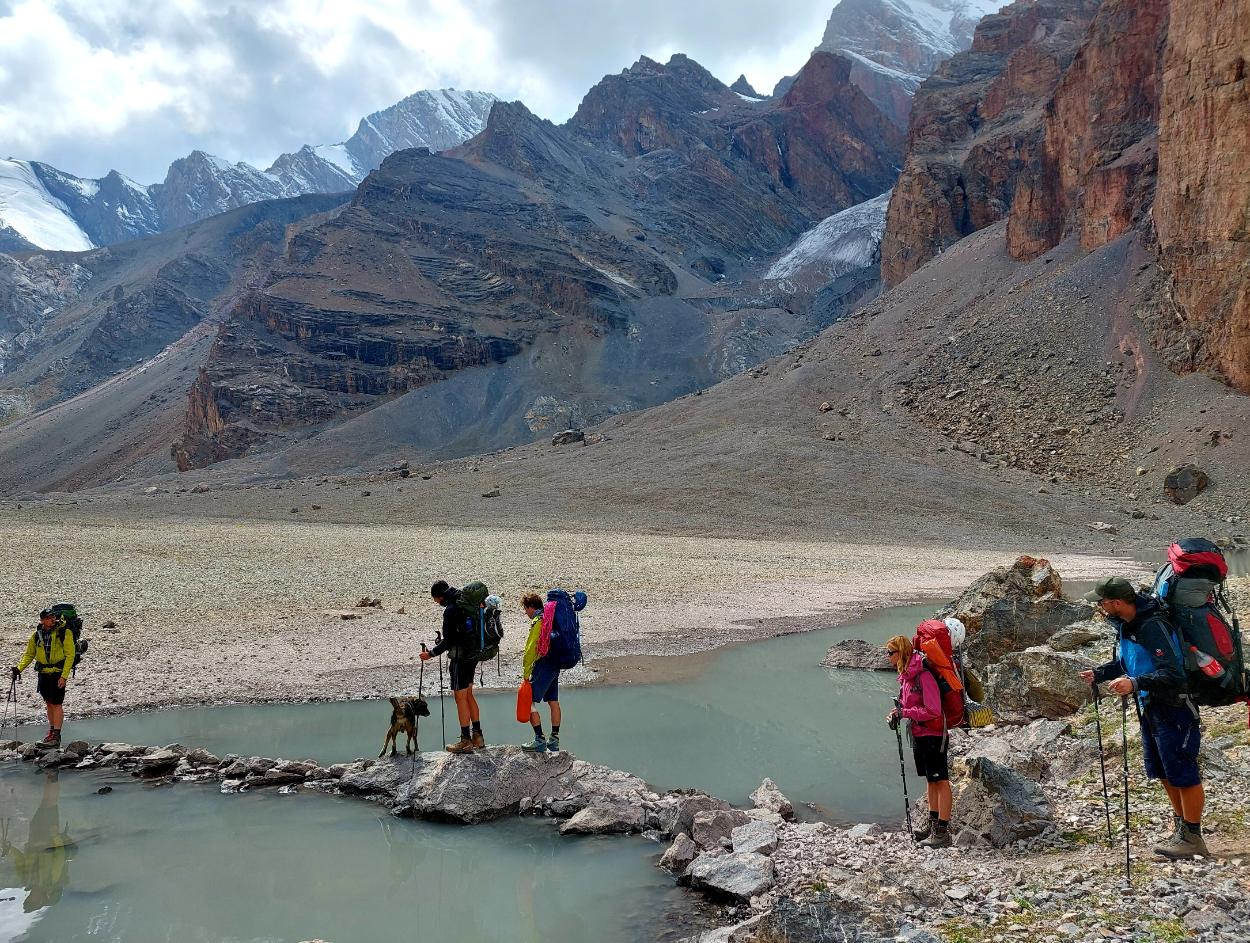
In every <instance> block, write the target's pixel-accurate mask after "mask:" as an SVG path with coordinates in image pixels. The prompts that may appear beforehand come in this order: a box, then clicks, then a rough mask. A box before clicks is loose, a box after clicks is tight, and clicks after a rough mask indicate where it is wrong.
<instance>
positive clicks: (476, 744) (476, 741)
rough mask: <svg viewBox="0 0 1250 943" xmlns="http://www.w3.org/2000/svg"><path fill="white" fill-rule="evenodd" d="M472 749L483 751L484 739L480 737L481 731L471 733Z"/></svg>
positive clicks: (484, 746)
mask: <svg viewBox="0 0 1250 943" xmlns="http://www.w3.org/2000/svg"><path fill="white" fill-rule="evenodd" d="M472 742H473V749H475V750H483V749H485V748H486V738H485V737H483V736H482V731H480V730H475V731H473V741H472Z"/></svg>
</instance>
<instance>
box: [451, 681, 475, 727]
mask: <svg viewBox="0 0 1250 943" xmlns="http://www.w3.org/2000/svg"><path fill="white" fill-rule="evenodd" d="M471 697H473V689H472V688H464V689H462V690H460V691H456V692H455V698H456V717H457V718H459V720H460V726H461V727H467V726H469V719H470V717H469V709H470V708H469V698H471Z"/></svg>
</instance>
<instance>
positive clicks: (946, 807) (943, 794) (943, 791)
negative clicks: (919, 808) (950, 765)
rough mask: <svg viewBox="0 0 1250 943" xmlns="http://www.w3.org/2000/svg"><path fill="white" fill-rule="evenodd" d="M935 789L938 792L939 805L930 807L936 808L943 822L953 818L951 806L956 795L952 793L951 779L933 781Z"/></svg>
mask: <svg viewBox="0 0 1250 943" xmlns="http://www.w3.org/2000/svg"><path fill="white" fill-rule="evenodd" d="M933 786H934V787H935V788H934V791H935V792H936V793H937V805H936V806H930V807H929V808H936V809H937V814H938V818H939V819H941V820H942V821H943V822H949V821H950V820H951V806H952V805H953V804H954V797H953V796H952V795H951V784H950V780H946V779H944V780H942V782H940V783H933Z"/></svg>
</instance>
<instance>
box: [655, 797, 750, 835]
mask: <svg viewBox="0 0 1250 943" xmlns="http://www.w3.org/2000/svg"><path fill="white" fill-rule="evenodd" d="M669 795H670V797H671V798H672V803H671V805H670V806H669V808H668V812H667V815H666V817H665V819H664V821H663V822H662V823H661V825H660V830H661V831H663V832H665V833H666V834H669V835H676V834H677V833H678V832H685V833H686V834H687V835H690V834H693V832H694V817H695V816H696V815H698V814H699V813H700V812H714V811H717V810H720V809H724V810H729V809H732V808H733V806H731V805H730V804H729V803H728V802H726V801H725V800H724V799H717V798H716V797H715V796H709V795H708V794H707V793H705V792H698V791H695V790H691V791H689V792H678V793H670V794H669Z"/></svg>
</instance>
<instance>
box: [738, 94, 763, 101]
mask: <svg viewBox="0 0 1250 943" xmlns="http://www.w3.org/2000/svg"><path fill="white" fill-rule="evenodd" d="M734 94H735V95H737V96H738V97H739V98H741V99H742V100H743V101H744V102H763V101H768V99H767V98H756V97H755V96H754V95H743V94H742V93H741V92H734Z"/></svg>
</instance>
